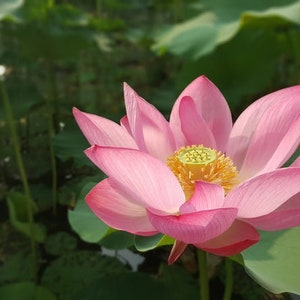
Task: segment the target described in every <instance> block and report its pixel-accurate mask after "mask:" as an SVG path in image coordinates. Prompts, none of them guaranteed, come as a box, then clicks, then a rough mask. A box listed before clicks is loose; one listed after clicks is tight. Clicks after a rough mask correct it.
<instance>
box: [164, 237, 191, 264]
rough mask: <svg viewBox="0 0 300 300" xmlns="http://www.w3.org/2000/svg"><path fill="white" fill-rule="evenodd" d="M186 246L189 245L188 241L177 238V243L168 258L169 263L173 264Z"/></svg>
mask: <svg viewBox="0 0 300 300" xmlns="http://www.w3.org/2000/svg"><path fill="white" fill-rule="evenodd" d="M186 247H187V244H186V243H183V242H180V241H176V240H175V243H174V245H173V247H172V250H171V253H170V255H169V258H168V264H169V265H171V264H173V263H174V262H175V261H176V260H177V259H178V258H179V257H180V256H181V254H182V253H183V252H184V250H185V249H186Z"/></svg>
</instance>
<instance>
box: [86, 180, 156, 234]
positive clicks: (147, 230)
mask: <svg viewBox="0 0 300 300" xmlns="http://www.w3.org/2000/svg"><path fill="white" fill-rule="evenodd" d="M86 202H87V204H88V206H89V207H90V208H91V210H92V211H93V212H94V213H95V215H96V216H97V217H98V218H100V219H101V220H102V221H103V222H105V223H106V224H107V225H109V226H110V227H112V228H115V229H118V230H123V231H127V232H130V233H133V234H137V235H144V236H148V235H154V234H156V233H157V231H156V229H155V228H154V227H153V226H152V224H151V223H150V222H149V219H148V217H147V214H146V210H145V208H144V207H142V206H140V205H137V204H134V203H133V202H131V201H130V200H128V199H127V198H126V197H124V196H123V195H122V194H121V193H120V192H119V191H118V190H117V189H116V188H115V186H114V184H113V182H112V181H111V180H110V179H104V180H103V181H101V182H100V183H98V184H97V185H96V186H95V187H94V188H93V189H92V190H91V191H90V192H89V193H88V194H87V196H86Z"/></svg>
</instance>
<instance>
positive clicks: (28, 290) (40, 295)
mask: <svg viewBox="0 0 300 300" xmlns="http://www.w3.org/2000/svg"><path fill="white" fill-rule="evenodd" d="M0 298H1V299H11V300H17V299H18V300H32V299H34V300H56V299H57V298H56V297H55V296H54V294H53V293H52V292H51V291H49V290H48V289H46V288H44V287H42V286H36V285H35V284H34V283H32V282H18V283H11V284H9V285H5V286H2V287H0Z"/></svg>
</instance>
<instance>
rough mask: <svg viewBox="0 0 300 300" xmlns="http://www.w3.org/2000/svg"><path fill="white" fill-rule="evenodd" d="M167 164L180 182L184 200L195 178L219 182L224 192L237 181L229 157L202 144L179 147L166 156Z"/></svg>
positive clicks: (193, 185)
mask: <svg viewBox="0 0 300 300" xmlns="http://www.w3.org/2000/svg"><path fill="white" fill-rule="evenodd" d="M167 165H168V167H169V168H170V169H171V170H172V172H173V173H174V174H175V176H176V177H177V179H178V181H179V183H180V184H181V186H182V189H183V191H184V193H185V197H186V200H188V199H190V197H191V196H192V194H193V192H194V189H195V182H196V181H197V180H203V181H207V182H212V183H216V184H219V185H221V186H222V187H223V189H224V191H225V193H228V192H229V191H230V190H231V189H232V188H233V187H234V186H235V185H236V184H237V183H238V171H237V169H236V167H235V166H234V165H233V162H232V160H231V158H230V157H228V156H226V155H225V154H224V153H222V152H220V151H216V150H214V149H211V148H207V147H203V145H197V146H196V145H193V146H187V147H182V148H180V149H179V150H177V151H175V152H174V153H173V154H171V155H170V156H169V157H168V160H167Z"/></svg>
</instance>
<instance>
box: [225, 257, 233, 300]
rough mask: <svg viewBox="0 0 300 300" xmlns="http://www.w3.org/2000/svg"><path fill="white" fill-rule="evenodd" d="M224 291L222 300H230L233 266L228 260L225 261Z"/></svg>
mask: <svg viewBox="0 0 300 300" xmlns="http://www.w3.org/2000/svg"><path fill="white" fill-rule="evenodd" d="M225 272H226V274H225V291H224V295H223V300H230V299H231V295H232V289H233V265H232V261H231V259H229V258H226V259H225Z"/></svg>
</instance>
